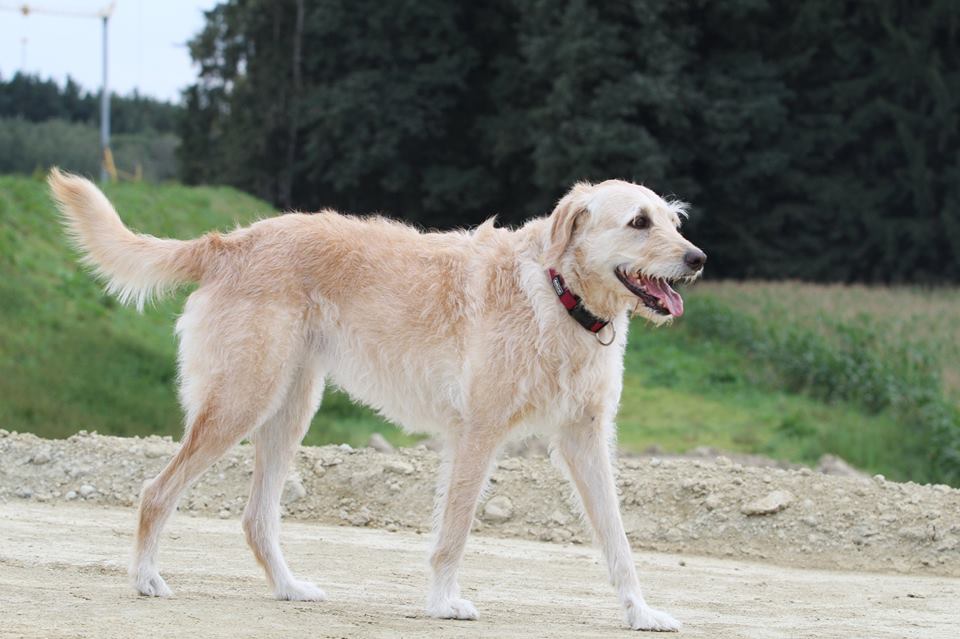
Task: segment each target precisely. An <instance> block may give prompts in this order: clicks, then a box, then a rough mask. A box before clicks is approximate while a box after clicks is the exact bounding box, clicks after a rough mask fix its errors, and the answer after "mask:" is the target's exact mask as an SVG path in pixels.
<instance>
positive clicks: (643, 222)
mask: <svg viewBox="0 0 960 639" xmlns="http://www.w3.org/2000/svg"><path fill="white" fill-rule="evenodd" d="M630 226H632V227H633V228H635V229H640V230H641V231H642V230H644V229H648V228H650V218H648V217H647V216H646V215H638V216H637V217H635V218H633V219H632V220H630Z"/></svg>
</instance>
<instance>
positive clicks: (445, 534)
mask: <svg viewBox="0 0 960 639" xmlns="http://www.w3.org/2000/svg"><path fill="white" fill-rule="evenodd" d="M500 439H501V437H500V436H497V437H493V436H491V435H490V434H484V435H481V436H476V435H474V434H472V433H469V432H460V433H458V434H457V435H456V436H451V438H450V441H449V442H448V443H447V448H446V450H445V451H444V454H445V455H446V456H447V459H445V460H444V465H443V467H442V468H441V476H440V482H439V486H438V489H437V510H436V513H435V525H434V527H435V529H436V532H435V539H434V547H433V551H432V552H431V553H430V568H431V571H432V574H431V579H430V593H429V595H428V599H427V614H429V615H430V616H431V617H438V618H441V619H476V618H477V609H476V608H474V606H473V604H472V603H470V602H469V601H468V600H466V599H463V598H461V597H460V586H459V584H458V582H457V572H458V570H459V569H460V562H461V560H462V559H463V550H464V548H465V546H466V543H467V536H468V535H469V534H470V527H471V526H472V525H473V516H474V513H475V512H476V509H477V500H478V499H479V497H480V493H481V492H482V490H483V486H484V484H485V483H486V481H487V475H488V474H489V472H490V465H491V462H492V461H493V458H494V454H495V453H496V451H497V448H498V445H499V442H500Z"/></svg>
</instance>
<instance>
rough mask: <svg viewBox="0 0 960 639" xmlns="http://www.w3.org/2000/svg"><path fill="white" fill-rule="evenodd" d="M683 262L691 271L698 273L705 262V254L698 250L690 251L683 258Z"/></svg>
mask: <svg viewBox="0 0 960 639" xmlns="http://www.w3.org/2000/svg"><path fill="white" fill-rule="evenodd" d="M683 261H684V262H685V263H686V265H687V266H689V267H690V269H691V270H694V271H699V270H700V269H702V268H703V265H704V264H705V263H706V261H707V254H706V253H704V252H703V251H701V250H700V249H691V250H689V251H687V253H686V255H684V256H683Z"/></svg>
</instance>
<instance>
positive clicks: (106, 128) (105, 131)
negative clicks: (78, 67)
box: [100, 4, 117, 182]
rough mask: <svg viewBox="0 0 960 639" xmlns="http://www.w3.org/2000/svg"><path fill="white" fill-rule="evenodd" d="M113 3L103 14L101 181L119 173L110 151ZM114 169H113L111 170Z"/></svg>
mask: <svg viewBox="0 0 960 639" xmlns="http://www.w3.org/2000/svg"><path fill="white" fill-rule="evenodd" d="M112 11H113V5H112V4H111V5H110V6H109V7H108V8H107V10H106V12H104V14H103V18H102V19H103V88H102V89H101V93H100V181H101V182H106V181H107V180H109V179H110V175H111V173H112V174H113V176H116V175H117V168H116V166H115V165H114V163H113V153H112V152H111V151H110V84H109V83H108V82H107V27H108V26H109V24H110V13H111V12H112ZM111 169H112V171H111Z"/></svg>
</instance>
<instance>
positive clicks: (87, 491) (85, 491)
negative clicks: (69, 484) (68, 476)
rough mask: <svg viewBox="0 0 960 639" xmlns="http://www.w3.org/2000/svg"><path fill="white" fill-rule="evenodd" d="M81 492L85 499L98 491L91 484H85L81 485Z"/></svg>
mask: <svg viewBox="0 0 960 639" xmlns="http://www.w3.org/2000/svg"><path fill="white" fill-rule="evenodd" d="M79 492H80V496H81V497H83V498H84V499H87V498H88V497H90V495H92V494H94V493H95V492H97V489H96V488H94V487H93V486H91V485H90V484H84V485H83V486H81V487H80V491H79Z"/></svg>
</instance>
